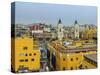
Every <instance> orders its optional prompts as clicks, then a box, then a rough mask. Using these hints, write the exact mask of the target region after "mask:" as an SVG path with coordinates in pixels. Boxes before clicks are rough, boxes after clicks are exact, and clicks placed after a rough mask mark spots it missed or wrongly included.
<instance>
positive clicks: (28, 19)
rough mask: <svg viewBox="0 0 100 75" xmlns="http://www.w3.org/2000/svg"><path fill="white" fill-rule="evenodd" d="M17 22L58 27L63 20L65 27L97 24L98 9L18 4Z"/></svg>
mask: <svg viewBox="0 0 100 75" xmlns="http://www.w3.org/2000/svg"><path fill="white" fill-rule="evenodd" d="M15 5H16V6H15V10H16V11H15V22H16V23H17V24H31V23H40V22H41V23H46V24H53V25H56V24H57V22H58V20H59V18H61V20H62V23H63V24H64V25H72V24H73V23H74V21H75V20H77V21H78V23H79V24H81V25H83V24H94V25H96V24H97V22H96V21H97V7H94V6H92V7H91V6H78V5H77V6H76V5H61V4H45V3H31V2H16V4H15Z"/></svg>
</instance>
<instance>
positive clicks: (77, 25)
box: [74, 21, 79, 39]
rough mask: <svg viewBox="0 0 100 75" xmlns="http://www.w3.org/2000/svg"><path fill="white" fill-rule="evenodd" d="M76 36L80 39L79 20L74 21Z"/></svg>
mask: <svg viewBox="0 0 100 75" xmlns="http://www.w3.org/2000/svg"><path fill="white" fill-rule="evenodd" d="M74 38H75V39H79V24H78V23H77V21H75V23H74Z"/></svg>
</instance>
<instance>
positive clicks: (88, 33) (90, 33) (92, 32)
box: [82, 28, 97, 39]
mask: <svg viewBox="0 0 100 75" xmlns="http://www.w3.org/2000/svg"><path fill="white" fill-rule="evenodd" d="M82 34H83V36H82V38H83V39H93V38H97V30H96V29H93V28H92V29H86V30H85V31H83V33H82Z"/></svg>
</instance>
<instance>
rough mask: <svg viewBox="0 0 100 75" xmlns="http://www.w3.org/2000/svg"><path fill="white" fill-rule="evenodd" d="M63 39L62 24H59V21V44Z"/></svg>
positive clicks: (59, 22)
mask: <svg viewBox="0 0 100 75" xmlns="http://www.w3.org/2000/svg"><path fill="white" fill-rule="evenodd" d="M63 37H64V34H63V24H62V22H61V19H59V21H58V24H57V38H58V40H59V41H60V42H62V40H63Z"/></svg>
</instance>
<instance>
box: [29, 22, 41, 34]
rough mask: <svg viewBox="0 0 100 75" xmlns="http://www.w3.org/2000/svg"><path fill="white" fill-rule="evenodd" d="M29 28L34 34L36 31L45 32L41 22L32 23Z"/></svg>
mask: <svg viewBox="0 0 100 75" xmlns="http://www.w3.org/2000/svg"><path fill="white" fill-rule="evenodd" d="M29 28H30V31H31V32H32V34H34V33H43V29H42V27H41V26H40V24H39V23H34V24H31V25H30V26H29Z"/></svg>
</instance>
